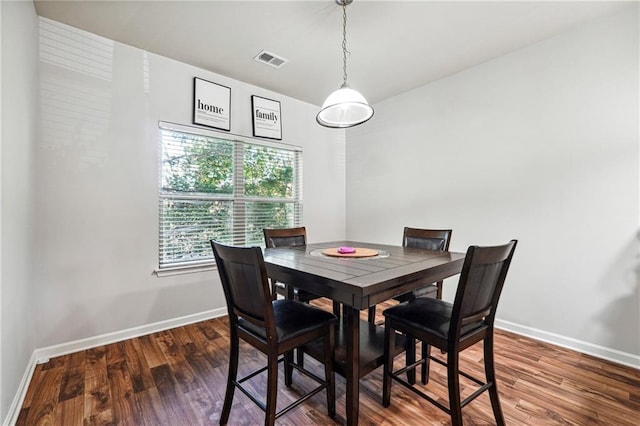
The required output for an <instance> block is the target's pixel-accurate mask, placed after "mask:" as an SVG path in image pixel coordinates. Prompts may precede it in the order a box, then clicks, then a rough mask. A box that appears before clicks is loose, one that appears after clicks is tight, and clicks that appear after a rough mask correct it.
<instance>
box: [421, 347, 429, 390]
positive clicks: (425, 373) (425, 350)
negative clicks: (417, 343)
mask: <svg viewBox="0 0 640 426" xmlns="http://www.w3.org/2000/svg"><path fill="white" fill-rule="evenodd" d="M421 355H422V358H423V359H424V364H422V384H423V385H426V384H427V383H429V367H430V365H431V360H430V359H429V356H430V355H431V345H429V344H427V343H425V342H422V352H421Z"/></svg>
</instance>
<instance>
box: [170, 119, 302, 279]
mask: <svg viewBox="0 0 640 426" xmlns="http://www.w3.org/2000/svg"><path fill="white" fill-rule="evenodd" d="M160 129H161V130H160V133H161V138H162V157H161V158H162V164H161V170H160V242H159V248H160V253H159V266H160V269H163V268H175V267H179V266H188V265H200V264H202V263H211V261H212V260H213V252H212V251H211V244H210V243H209V240H211V239H214V240H217V241H220V242H222V243H226V244H233V245H243V246H255V245H261V246H264V241H263V235H262V229H263V228H287V227H293V226H299V225H300V223H301V221H302V220H301V213H302V193H301V188H302V185H301V176H302V151H301V150H300V148H297V147H293V146H288V145H284V144H276V143H270V142H263V141H260V140H256V139H251V138H245V137H240V136H235V135H230V134H223V133H217V132H212V131H206V130H202V129H199V128H191V127H187V126H178V125H174V124H169V123H164V122H161V123H160Z"/></svg>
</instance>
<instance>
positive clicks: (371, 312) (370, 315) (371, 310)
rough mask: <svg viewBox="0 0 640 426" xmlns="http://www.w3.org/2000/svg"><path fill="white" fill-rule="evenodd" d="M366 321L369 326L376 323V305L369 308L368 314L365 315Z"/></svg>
mask: <svg viewBox="0 0 640 426" xmlns="http://www.w3.org/2000/svg"><path fill="white" fill-rule="evenodd" d="M367 321H369V324H375V323H376V305H373V306H370V307H369V313H368V314H367Z"/></svg>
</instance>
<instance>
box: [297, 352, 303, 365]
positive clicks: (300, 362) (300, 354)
mask: <svg viewBox="0 0 640 426" xmlns="http://www.w3.org/2000/svg"><path fill="white" fill-rule="evenodd" d="M296 363H297V364H298V365H299V366H300V367H304V351H303V350H302V349H300V348H298V349H296Z"/></svg>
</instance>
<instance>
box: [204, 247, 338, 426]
mask: <svg viewBox="0 0 640 426" xmlns="http://www.w3.org/2000/svg"><path fill="white" fill-rule="evenodd" d="M211 247H212V249H213V254H214V258H215V261H216V265H217V268H218V272H219V274H220V281H221V282H222V288H223V290H224V295H225V299H226V302H227V310H228V313H229V327H230V333H229V334H230V356H229V373H228V376H227V388H226V392H225V396H224V404H223V407H222V413H221V416H220V424H221V425H223V424H226V423H227V422H228V420H229V415H230V413H231V405H232V402H233V394H234V391H235V388H238V389H239V390H240V391H242V392H243V393H244V394H245V395H247V396H248V397H249V399H251V400H252V401H253V402H254V403H255V404H256V405H258V407H260V408H261V409H262V410H263V411H264V412H265V425H273V424H274V422H275V419H277V418H278V417H280V416H281V415H283V414H285V413H286V412H288V411H289V410H291V409H292V408H294V407H296V406H297V405H299V404H300V403H302V402H303V401H305V400H307V399H308V398H310V397H312V396H313V395H315V394H317V393H318V392H320V391H322V390H323V389H324V390H326V394H327V410H328V414H329V416H330V417H331V418H333V417H334V416H335V411H336V409H335V380H334V372H333V351H334V344H335V343H334V324H335V323H336V322H337V318H336V316H335V315H333V314H332V313H331V312H327V311H325V310H323V309H320V308H317V307H314V306H311V305H308V304H305V303H301V302H298V301H295V300H291V299H277V300H272V298H271V291H270V288H269V280H268V277H267V271H266V267H265V263H264V258H263V255H262V249H261V248H260V247H232V246H227V245H223V244H220V243H218V242H216V241H214V240H211ZM240 339H242V340H244V341H245V342H247V343H249V344H250V345H252V346H253V347H255V348H256V349H258V350H259V351H261V352H263V353H264V354H265V355H266V356H267V365H266V366H265V367H262V368H260V369H258V370H256V371H254V372H252V373H250V374H248V375H246V376H244V377H243V378H241V379H237V374H238V363H239V342H240ZM316 339H323V341H324V343H323V346H324V351H323V352H324V359H323V363H324V375H325V377H324V380H323V379H322V378H320V377H318V376H316V375H315V374H314V373H312V372H310V371H307V370H305V369H304V368H303V367H300V366H298V365H297V364H295V363H294V362H293V350H294V349H295V348H297V347H299V346H301V345H304V344H306V343H309V342H311V341H313V340H316ZM281 355H284V356H281ZM280 362H284V369H285V385H286V386H287V387H289V386H291V374H290V372H291V371H292V370H293V369H296V370H297V371H299V372H301V373H302V374H304V375H306V376H308V377H310V378H311V379H313V380H314V381H316V382H317V383H318V386H316V387H315V388H314V389H312V390H310V391H309V392H307V393H305V394H304V395H302V396H301V397H300V398H299V399H297V400H296V401H294V402H292V403H291V404H289V405H287V406H286V407H284V408H282V409H281V410H280V411H278V412H276V397H277V392H278V364H279V363H280ZM265 370H266V371H267V389H266V397H259V396H258V395H256V394H255V393H254V392H252V391H251V390H249V389H248V388H247V387H245V386H244V385H243V383H244V382H245V381H247V380H249V379H251V378H253V377H254V376H256V375H258V374H260V373H262V372H264V371H265ZM287 377H288V379H287ZM264 399H266V403H265V402H263V400H264Z"/></svg>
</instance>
